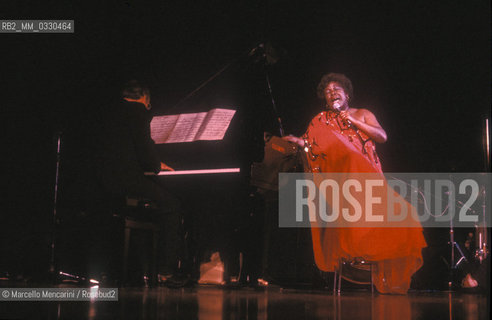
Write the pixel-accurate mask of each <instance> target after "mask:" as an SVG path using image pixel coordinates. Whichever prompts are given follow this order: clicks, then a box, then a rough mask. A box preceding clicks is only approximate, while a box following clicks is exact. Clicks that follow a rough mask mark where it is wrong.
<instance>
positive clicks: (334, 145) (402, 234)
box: [303, 111, 427, 294]
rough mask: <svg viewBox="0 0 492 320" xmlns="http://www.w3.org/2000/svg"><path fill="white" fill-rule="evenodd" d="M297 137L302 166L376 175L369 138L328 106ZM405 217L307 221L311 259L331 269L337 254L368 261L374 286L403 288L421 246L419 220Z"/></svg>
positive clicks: (386, 290)
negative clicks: (391, 222)
mask: <svg viewBox="0 0 492 320" xmlns="http://www.w3.org/2000/svg"><path fill="white" fill-rule="evenodd" d="M303 138H304V139H305V141H306V142H307V146H306V148H305V151H306V153H307V159H308V165H309V168H308V170H307V171H310V172H313V173H316V172H322V173H325V172H330V173H345V174H346V178H348V177H349V176H350V174H352V175H354V173H375V174H381V175H382V170H381V163H380V161H379V158H378V156H377V154H376V148H375V145H374V142H373V141H372V140H370V139H369V138H368V137H367V136H366V135H365V134H364V133H363V132H360V131H356V130H354V129H353V128H351V127H347V125H346V124H345V123H344V122H343V121H342V120H341V119H340V117H339V116H338V114H337V113H335V112H333V111H324V112H321V113H320V114H318V115H317V116H316V117H314V118H313V120H312V121H311V123H310V124H309V127H308V129H307V131H306V133H305V134H304V136H303ZM315 183H316V178H315ZM327 201H328V200H327ZM405 203H406V202H405ZM407 205H408V206H409V208H411V209H413V208H412V207H410V204H408V203H407ZM408 212H409V211H408ZM405 223H406V224H405V225H406V226H411V227H398V228H393V227H385V228H374V227H372V228H370V227H363V226H362V227H360V225H359V227H357V228H353V227H352V228H322V227H320V226H319V225H317V223H313V224H312V228H311V231H312V240H313V250H314V257H315V261H316V264H317V266H318V268H319V269H320V270H323V271H330V272H333V271H334V270H335V268H336V267H337V266H338V263H339V259H340V258H346V259H351V258H363V259H365V260H367V261H372V262H373V263H375V268H373V272H374V274H373V279H374V283H375V285H376V288H377V290H378V291H379V292H381V293H399V294H405V293H406V292H407V290H408V288H409V287H410V280H411V276H412V274H413V273H415V271H417V270H418V269H419V268H420V267H421V265H422V255H421V249H422V248H423V247H426V246H427V245H426V242H425V240H424V237H423V235H422V227H421V226H420V224H419V223H418V222H416V221H415V222H412V221H406V222H405Z"/></svg>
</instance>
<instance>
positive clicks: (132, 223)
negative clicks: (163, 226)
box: [122, 198, 160, 284]
mask: <svg viewBox="0 0 492 320" xmlns="http://www.w3.org/2000/svg"><path fill="white" fill-rule="evenodd" d="M139 200H140V199H132V198H127V201H126V203H127V206H130V207H133V206H135V205H133V203H140V201H139ZM146 208H150V207H145V208H140V210H147V209H146ZM132 230H146V231H150V232H152V253H151V264H150V270H149V273H150V274H149V276H150V279H151V281H150V282H151V284H154V283H155V282H156V281H157V262H158V256H157V249H158V241H159V231H160V228H159V226H158V225H156V224H155V223H153V222H150V221H141V220H138V219H137V218H134V217H132V218H130V217H128V216H126V217H124V247H123V277H122V278H123V284H125V283H127V281H128V258H129V250H130V239H131V233H132Z"/></svg>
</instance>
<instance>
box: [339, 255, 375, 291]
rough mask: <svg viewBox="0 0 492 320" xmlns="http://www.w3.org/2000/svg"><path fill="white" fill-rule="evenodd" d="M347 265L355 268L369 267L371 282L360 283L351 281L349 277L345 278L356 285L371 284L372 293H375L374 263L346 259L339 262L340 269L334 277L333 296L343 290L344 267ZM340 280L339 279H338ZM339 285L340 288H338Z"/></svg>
mask: <svg viewBox="0 0 492 320" xmlns="http://www.w3.org/2000/svg"><path fill="white" fill-rule="evenodd" d="M346 264H350V265H351V266H353V267H355V268H356V267H361V266H367V265H368V266H369V272H370V273H371V280H370V281H359V280H354V279H349V278H347V277H344V278H345V279H346V280H348V281H350V282H353V283H356V284H366V285H367V284H369V285H371V293H374V281H373V274H372V273H373V266H374V262H371V261H366V260H364V259H360V258H355V259H352V260H347V259H345V258H340V259H339V260H338V269H335V272H334V275H333V294H335V293H337V294H340V292H341V290H342V277H343V266H344V265H346ZM337 278H338V279H337ZM337 284H338V288H337Z"/></svg>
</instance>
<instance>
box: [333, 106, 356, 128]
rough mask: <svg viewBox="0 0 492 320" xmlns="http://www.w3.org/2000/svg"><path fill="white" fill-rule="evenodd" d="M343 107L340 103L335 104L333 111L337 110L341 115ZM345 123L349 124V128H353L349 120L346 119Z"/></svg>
mask: <svg viewBox="0 0 492 320" xmlns="http://www.w3.org/2000/svg"><path fill="white" fill-rule="evenodd" d="M341 107H342V106H341V105H340V103H339V102H338V101H335V102H333V109H335V110H336V111H337V112H338V113H340V111H342V110H340V108H341ZM343 121H344V122H345V123H346V124H347V126H348V127H352V121H350V120H349V119H346V120H343Z"/></svg>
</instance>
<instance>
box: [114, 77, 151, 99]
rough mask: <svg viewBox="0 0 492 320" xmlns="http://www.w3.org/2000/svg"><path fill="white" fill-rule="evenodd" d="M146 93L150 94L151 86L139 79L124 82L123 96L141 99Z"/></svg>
mask: <svg viewBox="0 0 492 320" xmlns="http://www.w3.org/2000/svg"><path fill="white" fill-rule="evenodd" d="M144 95H148V96H150V90H149V87H148V86H146V85H145V84H143V83H141V82H139V81H137V80H130V81H128V82H127V83H125V84H124V86H123V88H122V90H121V97H122V98H128V99H135V100H136V99H140V97H142V96H144Z"/></svg>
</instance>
